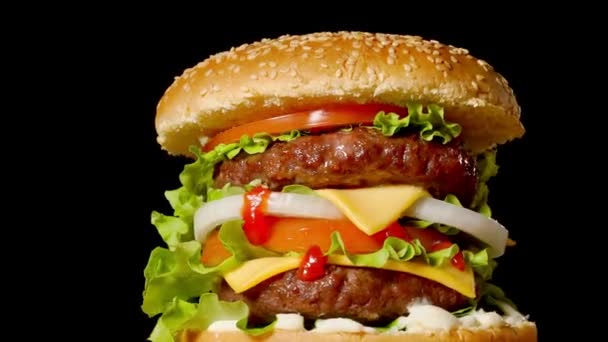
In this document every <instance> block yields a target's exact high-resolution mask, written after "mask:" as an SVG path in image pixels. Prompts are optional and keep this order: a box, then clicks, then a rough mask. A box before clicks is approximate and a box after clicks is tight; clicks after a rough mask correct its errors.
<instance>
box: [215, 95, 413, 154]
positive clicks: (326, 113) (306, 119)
mask: <svg viewBox="0 0 608 342" xmlns="http://www.w3.org/2000/svg"><path fill="white" fill-rule="evenodd" d="M380 111H385V112H387V113H388V112H393V113H397V114H399V115H400V116H403V115H406V114H407V109H405V108H401V107H397V106H390V105H380V104H366V105H335V106H327V107H323V108H319V109H316V110H309V111H303V112H297V113H292V114H286V115H282V116H277V117H273V118H269V119H263V120H259V121H254V122H250V123H246V124H244V125H240V126H237V127H233V128H230V129H228V130H225V131H223V132H221V133H219V134H217V135H216V136H214V137H213V138H211V139H210V140H209V141H208V142H207V144H206V145H205V146H204V148H203V150H204V151H210V150H212V149H213V148H214V147H215V146H217V145H219V144H229V143H233V142H236V141H238V140H239V139H241V136H243V135H249V136H252V135H254V134H256V133H262V132H263V133H268V134H280V133H285V132H289V131H292V130H305V129H321V128H334V127H340V126H346V125H353V124H371V123H372V122H373V121H374V117H376V114H378V112H380Z"/></svg>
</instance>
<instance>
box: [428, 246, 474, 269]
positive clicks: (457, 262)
mask: <svg viewBox="0 0 608 342" xmlns="http://www.w3.org/2000/svg"><path fill="white" fill-rule="evenodd" d="M451 246H452V243H451V242H450V241H440V242H437V243H435V244H433V247H432V248H431V250H432V251H433V252H436V251H440V250H442V249H446V248H450V247H451ZM451 262H452V266H454V267H456V268H457V269H459V270H461V271H464V268H465V266H466V264H465V262H464V256H463V255H462V251H458V253H456V255H454V257H453V258H452V260H451Z"/></svg>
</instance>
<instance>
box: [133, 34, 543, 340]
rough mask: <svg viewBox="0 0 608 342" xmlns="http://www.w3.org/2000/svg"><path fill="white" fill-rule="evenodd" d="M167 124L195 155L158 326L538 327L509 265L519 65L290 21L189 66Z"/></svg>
mask: <svg viewBox="0 0 608 342" xmlns="http://www.w3.org/2000/svg"><path fill="white" fill-rule="evenodd" d="M155 125H156V130H157V133H158V138H157V140H158V143H159V144H160V146H161V147H162V149H164V150H166V151H167V152H168V153H169V154H170V155H175V156H183V157H186V158H190V159H191V160H190V161H189V162H188V163H187V164H186V165H185V166H184V169H183V171H182V172H181V173H180V175H179V186H178V187H176V188H175V189H173V190H170V191H167V192H165V197H166V198H167V200H168V202H169V204H170V205H171V207H172V209H173V210H172V212H168V213H160V212H158V211H154V212H153V213H152V217H151V222H152V224H153V225H154V226H155V227H156V228H157V230H158V233H159V234H160V236H161V237H162V239H163V241H164V244H163V246H159V247H157V248H155V249H154V250H152V252H151V255H150V257H149V261H148V264H147V266H146V268H145V270H144V275H145V288H144V293H143V305H142V309H143V311H144V312H145V313H146V314H147V315H149V316H150V317H151V318H152V317H154V318H156V319H157V322H156V326H155V328H154V329H153V331H152V332H151V334H150V338H149V339H150V340H151V341H177V340H179V341H219V340H227V341H233V340H235V341H258V340H269V341H283V340H299V341H334V340H347V341H360V340H361V341H367V340H369V341H397V340H399V341H535V340H536V338H537V331H536V325H535V323H534V322H532V321H530V320H529V319H528V317H527V316H524V315H523V314H522V313H520V312H519V311H518V310H517V307H516V306H515V304H514V303H513V302H511V301H510V300H509V299H508V298H507V297H506V296H505V294H504V292H503V291H502V290H501V289H500V287H499V286H497V285H496V284H494V283H493V282H492V276H493V272H494V270H495V268H496V265H497V259H498V258H499V257H500V256H502V255H503V254H504V253H505V252H506V251H508V246H510V245H513V244H514V241H512V240H511V239H510V238H509V233H508V230H507V229H506V228H505V227H504V226H503V225H501V224H500V223H499V222H497V221H496V220H495V219H493V218H492V213H491V210H490V207H489V206H488V196H489V189H488V185H487V183H488V181H489V180H490V179H491V178H492V177H494V176H496V174H497V172H498V166H497V165H496V152H497V147H498V146H499V145H501V144H504V143H507V142H509V141H511V140H513V139H516V138H520V137H521V136H522V135H523V134H524V132H525V129H524V127H523V125H522V123H521V122H520V107H519V105H518V103H517V101H516V98H515V96H514V94H513V91H512V89H511V88H510V87H509V85H508V83H507V81H506V80H505V79H504V78H503V77H502V76H501V75H500V74H499V73H497V72H496V71H495V70H494V69H493V67H492V66H490V65H489V64H488V63H486V62H485V61H483V60H480V59H477V58H475V57H473V56H472V55H470V54H469V53H468V51H467V50H466V49H463V48H458V47H454V46H451V45H445V44H442V43H440V42H437V41H433V40H425V39H423V38H421V37H417V36H404V35H390V34H372V33H364V32H337V33H333V32H324V33H313V34H307V35H296V36H292V35H285V36H281V37H278V38H276V39H264V40H262V41H259V42H255V43H252V44H244V45H241V46H239V47H237V48H233V49H231V50H230V51H225V52H221V53H218V54H216V55H213V56H210V57H209V58H207V59H205V60H204V61H202V62H200V63H199V64H198V65H196V66H194V67H192V68H189V69H187V70H186V71H185V72H184V73H183V74H182V75H181V76H180V77H177V78H176V80H175V81H174V82H173V84H171V86H170V87H169V88H168V89H167V90H166V92H165V94H164V95H163V97H162V98H161V99H160V102H159V103H158V106H157V113H156V121H155Z"/></svg>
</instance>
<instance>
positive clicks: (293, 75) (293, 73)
mask: <svg viewBox="0 0 608 342" xmlns="http://www.w3.org/2000/svg"><path fill="white" fill-rule="evenodd" d="M296 75H297V73H296V70H295V69H291V71H290V72H289V76H291V77H296Z"/></svg>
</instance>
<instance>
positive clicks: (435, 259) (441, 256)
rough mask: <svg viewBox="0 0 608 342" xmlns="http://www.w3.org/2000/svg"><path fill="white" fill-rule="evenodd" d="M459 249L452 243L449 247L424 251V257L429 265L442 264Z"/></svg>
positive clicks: (450, 258)
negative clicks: (428, 251) (434, 250)
mask: <svg viewBox="0 0 608 342" xmlns="http://www.w3.org/2000/svg"><path fill="white" fill-rule="evenodd" d="M458 251H460V248H458V245H457V244H455V243H453V244H452V245H451V246H450V247H448V248H444V249H441V250H438V251H436V252H432V253H424V258H425V259H426V262H427V263H428V264H429V265H432V266H442V265H443V264H444V263H445V262H446V261H449V260H452V258H453V257H454V256H455V255H456V253H458Z"/></svg>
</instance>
